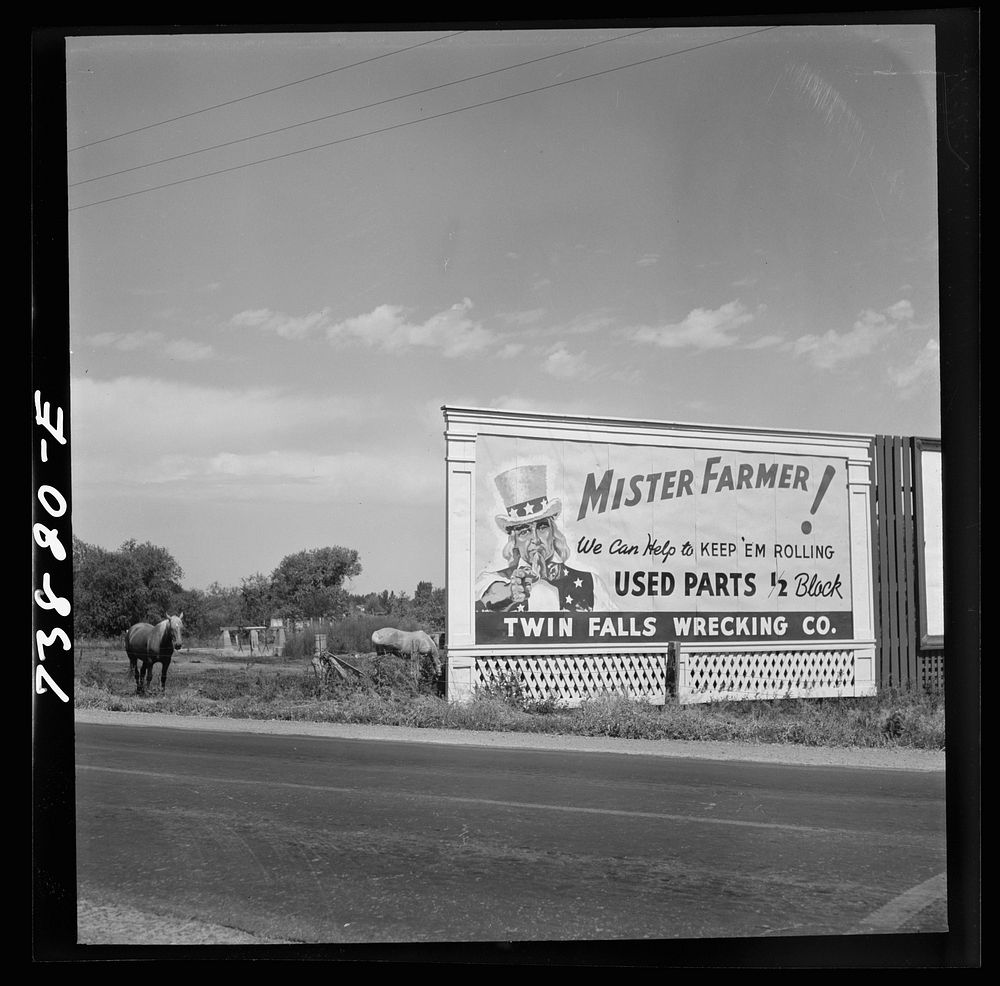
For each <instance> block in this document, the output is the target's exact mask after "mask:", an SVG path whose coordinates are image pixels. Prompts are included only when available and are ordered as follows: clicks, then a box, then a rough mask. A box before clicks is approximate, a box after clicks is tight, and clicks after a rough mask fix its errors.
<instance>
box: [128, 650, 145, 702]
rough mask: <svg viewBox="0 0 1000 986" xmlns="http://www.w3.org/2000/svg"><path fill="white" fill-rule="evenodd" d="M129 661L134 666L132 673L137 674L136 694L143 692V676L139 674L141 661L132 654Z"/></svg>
mask: <svg viewBox="0 0 1000 986" xmlns="http://www.w3.org/2000/svg"><path fill="white" fill-rule="evenodd" d="M128 663H129V665H130V666H131V668H132V674H133V675H134V676H135V693H136V695H141V694H142V677H141V676H140V674H139V662H138V660H137V659H136V658H134V657H133V656H132V655H131V654H129V657H128Z"/></svg>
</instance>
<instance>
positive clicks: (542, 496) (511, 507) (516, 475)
mask: <svg viewBox="0 0 1000 986" xmlns="http://www.w3.org/2000/svg"><path fill="white" fill-rule="evenodd" d="M546 473H547V469H546V467H545V466H515V467H514V468H513V469H508V470H507V471H506V472H502V473H500V474H499V475H498V476H497V477H496V478H495V479H494V480H493V481H494V482H495V483H496V484H497V489H498V490H499V491H500V499H501V500H503V505H504V509H505V510H506V513H503V514H500V515H499V516H497V518H496V521H497V526H498V527H499V528H500V529H501V530H502V531H507V530H510V528H512V527H517V526H518V525H519V524H531V523H534V522H535V521H536V520H543V519H545V518H546V517H555V516H557V515H558V513H559V512H560V511H561V510H562V503H560V501H559V500H550V499H549V495H548V477H547V475H546Z"/></svg>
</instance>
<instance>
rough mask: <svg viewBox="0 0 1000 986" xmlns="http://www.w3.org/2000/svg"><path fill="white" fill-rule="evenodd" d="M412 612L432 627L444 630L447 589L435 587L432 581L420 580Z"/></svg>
mask: <svg viewBox="0 0 1000 986" xmlns="http://www.w3.org/2000/svg"><path fill="white" fill-rule="evenodd" d="M410 612H411V615H412V616H413V618H414V619H415V620H419V621H420V623H423V624H424V625H425V626H427V627H428V628H430V629H433V630H443V629H444V624H445V591H444V589H435V588H434V586H433V585H431V583H430V582H418V583H417V588H416V591H415V592H414V593H413V601H412V603H411V604H410Z"/></svg>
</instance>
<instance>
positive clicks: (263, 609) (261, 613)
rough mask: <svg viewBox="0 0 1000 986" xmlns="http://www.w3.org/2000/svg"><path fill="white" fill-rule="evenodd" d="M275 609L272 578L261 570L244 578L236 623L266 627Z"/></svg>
mask: <svg viewBox="0 0 1000 986" xmlns="http://www.w3.org/2000/svg"><path fill="white" fill-rule="evenodd" d="M273 610H274V586H273V584H272V580H271V579H270V578H268V576H266V575H261V574H260V572H258V573H257V574H256V575H251V576H250V577H249V578H246V579H243V581H242V583H241V584H240V606H239V611H238V615H239V619H238V620H237V621H236V623H237V624H238V625H239V626H244V627H266V626H267V625H268V621H269V619H270V617H271V614H272V612H273Z"/></svg>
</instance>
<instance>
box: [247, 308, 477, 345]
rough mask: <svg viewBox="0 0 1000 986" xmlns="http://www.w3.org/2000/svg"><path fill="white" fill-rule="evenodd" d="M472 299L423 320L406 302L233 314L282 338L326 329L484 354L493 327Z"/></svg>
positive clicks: (348, 337)
mask: <svg viewBox="0 0 1000 986" xmlns="http://www.w3.org/2000/svg"><path fill="white" fill-rule="evenodd" d="M472 307H473V305H472V302H471V301H470V300H469V299H468V298H465V299H463V300H462V301H460V302H458V303H457V304H454V305H452V306H451V307H450V308H447V309H445V310H444V311H441V312H438V313H437V314H435V315H432V316H431V317H430V318H428V319H427V320H426V321H424V322H413V321H410V319H409V315H408V313H407V310H406V309H405V308H404V307H403V306H402V305H388V304H386V305H379V306H378V307H377V308H374V309H372V311H370V312H366V313H365V314H363V315H355V316H353V317H351V318H347V319H344V320H342V321H340V322H334V321H332V319H331V317H330V309H329V308H323V309H321V310H320V311H317V312H313V313H311V314H309V315H301V316H293V315H286V314H285V313H284V312H275V311H271V310H270V309H269V308H259V309H251V310H248V311H244V312H240V313H239V314H237V315H234V316H233V317H232V318H231V319H230V324H231V325H232V326H234V327H237V328H258V329H261V330H262V331H265V332H273V333H275V334H276V335H279V336H281V337H282V338H284V339H301V338H304V337H306V336H308V335H316V334H320V333H322V334H323V335H325V336H326V338H327V339H328V340H329V341H330V342H331V343H333V344H344V343H348V344H349V343H360V344H362V345H366V346H371V347H372V348H375V349H380V350H382V351H383V352H387V353H402V352H407V351H409V350H412V349H418V348H423V349H436V350H439V351H440V352H441V354H442V355H444V356H448V357H457V356H467V355H471V354H475V353H480V352H482V351H483V350H484V349H487V348H488V347H489V346H491V345H492V344H493V342H494V341H495V336H494V334H493V333H492V332H490V331H489V330H487V329H485V328H484V327H483V325H482V324H481V323H480V322H479V321H477V320H475V319H473V318H472V317H470V315H469V312H470V311H471V310H472Z"/></svg>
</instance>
